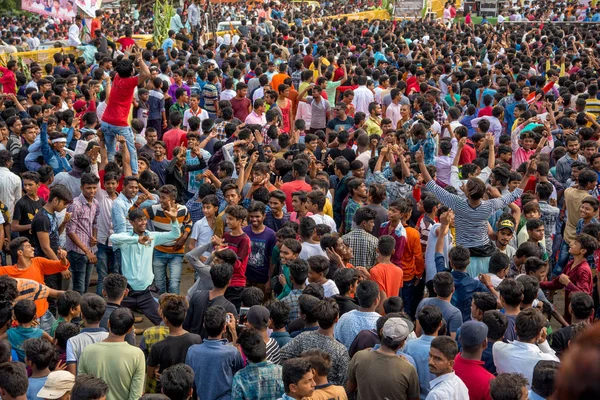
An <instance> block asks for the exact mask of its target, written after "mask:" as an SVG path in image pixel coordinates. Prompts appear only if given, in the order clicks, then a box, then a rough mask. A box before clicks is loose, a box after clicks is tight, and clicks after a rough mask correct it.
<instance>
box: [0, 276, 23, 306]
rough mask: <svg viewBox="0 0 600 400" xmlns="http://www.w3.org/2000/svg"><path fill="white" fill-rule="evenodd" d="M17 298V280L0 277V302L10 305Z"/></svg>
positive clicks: (9, 277)
mask: <svg viewBox="0 0 600 400" xmlns="http://www.w3.org/2000/svg"><path fill="white" fill-rule="evenodd" d="M18 296H19V290H18V286H17V280H16V279H15V278H13V277H11V276H8V275H0V301H2V302H5V301H7V302H10V303H12V302H14V301H15V299H16V298H17V297H18Z"/></svg>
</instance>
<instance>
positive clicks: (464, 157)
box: [458, 139, 477, 165]
mask: <svg viewBox="0 0 600 400" xmlns="http://www.w3.org/2000/svg"><path fill="white" fill-rule="evenodd" d="M471 146H473V142H471V140H470V139H469V140H467V145H466V146H465V147H463V149H462V152H461V153H460V158H459V159H458V164H459V165H463V164H468V163H470V162H473V160H474V159H475V158H476V157H477V152H476V151H475V149H474V148H473V147H471Z"/></svg>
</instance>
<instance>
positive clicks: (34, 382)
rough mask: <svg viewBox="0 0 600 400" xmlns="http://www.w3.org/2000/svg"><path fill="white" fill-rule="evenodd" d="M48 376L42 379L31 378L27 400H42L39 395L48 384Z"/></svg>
mask: <svg viewBox="0 0 600 400" xmlns="http://www.w3.org/2000/svg"><path fill="white" fill-rule="evenodd" d="M46 379H48V377H47V376H44V377H42V378H29V387H28V388H27V400H42V399H41V398H40V397H38V396H37V394H38V393H39V392H40V390H42V387H44V384H45V383H46Z"/></svg>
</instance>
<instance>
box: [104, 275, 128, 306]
mask: <svg viewBox="0 0 600 400" xmlns="http://www.w3.org/2000/svg"><path fill="white" fill-rule="evenodd" d="M102 289H104V291H105V292H106V298H107V299H108V300H109V301H110V300H117V299H119V298H120V297H121V296H123V294H124V293H125V289H127V278H125V277H124V276H123V275H121V274H108V275H107V276H106V277H105V278H104V280H103V281H102Z"/></svg>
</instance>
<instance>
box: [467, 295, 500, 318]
mask: <svg viewBox="0 0 600 400" xmlns="http://www.w3.org/2000/svg"><path fill="white" fill-rule="evenodd" d="M473 303H474V304H475V307H477V308H478V309H479V310H481V312H483V313H485V312H486V311H490V310H496V306H497V301H496V297H495V296H494V295H493V294H491V293H489V292H475V293H473Z"/></svg>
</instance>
